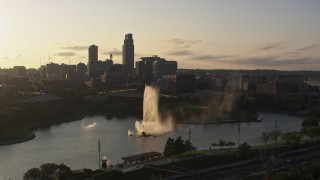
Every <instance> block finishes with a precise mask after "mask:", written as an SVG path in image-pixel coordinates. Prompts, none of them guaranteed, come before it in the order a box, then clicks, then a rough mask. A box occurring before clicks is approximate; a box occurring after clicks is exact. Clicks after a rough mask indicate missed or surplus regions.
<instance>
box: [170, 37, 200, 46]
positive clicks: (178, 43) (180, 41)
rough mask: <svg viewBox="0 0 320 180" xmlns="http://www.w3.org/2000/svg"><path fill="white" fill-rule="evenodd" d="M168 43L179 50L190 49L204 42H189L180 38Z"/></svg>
mask: <svg viewBox="0 0 320 180" xmlns="http://www.w3.org/2000/svg"><path fill="white" fill-rule="evenodd" d="M166 42H167V43H169V44H171V45H173V46H175V47H177V48H188V47H191V46H193V45H195V44H197V43H200V42H202V41H201V40H187V39H180V38H173V39H170V40H166Z"/></svg>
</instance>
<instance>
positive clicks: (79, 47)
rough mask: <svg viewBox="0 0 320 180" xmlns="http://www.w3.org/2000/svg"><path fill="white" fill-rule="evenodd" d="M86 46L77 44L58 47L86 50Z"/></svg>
mask: <svg viewBox="0 0 320 180" xmlns="http://www.w3.org/2000/svg"><path fill="white" fill-rule="evenodd" d="M88 48H89V47H88V46H78V45H72V46H61V47H59V49H62V50H72V51H83V50H87V49H88Z"/></svg>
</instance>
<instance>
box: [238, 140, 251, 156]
mask: <svg viewBox="0 0 320 180" xmlns="http://www.w3.org/2000/svg"><path fill="white" fill-rule="evenodd" d="M238 151H239V155H240V156H247V155H248V154H249V153H250V151H251V146H250V145H249V144H248V143H246V142H245V143H242V144H240V145H239V149H238Z"/></svg>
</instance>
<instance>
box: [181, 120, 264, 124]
mask: <svg viewBox="0 0 320 180" xmlns="http://www.w3.org/2000/svg"><path fill="white" fill-rule="evenodd" d="M260 122H261V120H244V121H238V120H222V121H178V122H177V123H179V124H227V123H260Z"/></svg>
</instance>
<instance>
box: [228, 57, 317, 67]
mask: <svg viewBox="0 0 320 180" xmlns="http://www.w3.org/2000/svg"><path fill="white" fill-rule="evenodd" d="M223 62H224V63H230V64H238V65H254V66H285V65H302V64H319V63H320V58H314V57H293V58H285V57H280V56H260V57H248V58H242V59H240V58H239V59H232V60H225V61H223Z"/></svg>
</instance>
